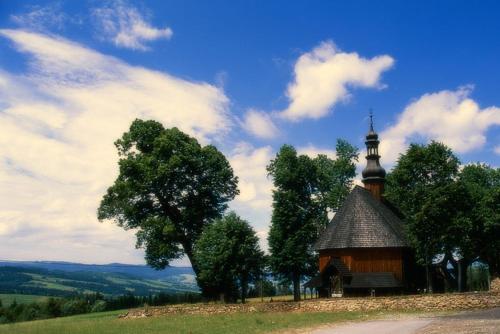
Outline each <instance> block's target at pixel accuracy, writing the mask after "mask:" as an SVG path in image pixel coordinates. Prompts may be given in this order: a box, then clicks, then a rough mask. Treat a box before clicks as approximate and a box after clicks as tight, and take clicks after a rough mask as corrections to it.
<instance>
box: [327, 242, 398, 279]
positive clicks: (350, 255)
mask: <svg viewBox="0 0 500 334" xmlns="http://www.w3.org/2000/svg"><path fill="white" fill-rule="evenodd" d="M332 257H339V258H340V259H341V260H342V262H344V264H345V265H346V266H347V267H348V268H349V270H350V271H351V272H354V273H356V272H358V273H359V272H392V273H394V276H395V277H396V278H397V279H398V280H400V281H401V282H403V278H404V277H403V250H402V249H401V248H345V249H327V250H323V251H320V253H319V270H320V271H323V270H324V269H325V267H326V266H327V265H328V263H329V262H330V259H331V258H332Z"/></svg>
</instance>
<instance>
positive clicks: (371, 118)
mask: <svg viewBox="0 0 500 334" xmlns="http://www.w3.org/2000/svg"><path fill="white" fill-rule="evenodd" d="M369 132H370V133H371V132H373V133H375V131H374V130H373V109H372V108H370V131H369Z"/></svg>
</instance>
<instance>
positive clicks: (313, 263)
mask: <svg viewBox="0 0 500 334" xmlns="http://www.w3.org/2000/svg"><path fill="white" fill-rule="evenodd" d="M336 148H337V158H336V159H335V160H333V159H330V158H328V157H327V156H326V155H319V156H318V157H316V158H314V159H311V158H309V157H308V156H305V155H298V154H297V152H296V150H295V149H294V148H293V147H292V146H290V145H284V146H282V147H281V149H280V151H279V152H278V154H277V155H276V158H275V159H274V160H272V161H271V163H270V164H269V166H268V167H267V170H268V172H269V175H270V176H272V178H273V182H274V186H275V190H274V191H273V214H272V220H271V228H270V231H269V236H268V241H269V248H270V251H271V254H272V256H271V260H270V264H271V268H272V270H273V272H274V273H276V274H277V275H278V276H279V277H280V278H282V279H285V280H288V281H289V282H290V281H291V282H292V283H293V286H294V298H295V300H298V299H300V291H299V286H300V277H301V276H302V275H313V274H314V273H315V272H316V270H317V257H316V255H315V253H314V250H313V243H314V242H315V241H316V239H317V237H318V234H319V231H320V230H322V229H323V228H324V227H325V226H326V225H327V223H328V216H327V214H328V212H331V211H336V210H337V208H338V207H339V205H340V204H341V203H342V202H343V200H344V198H345V197H346V196H347V194H348V193H349V190H350V189H351V187H352V182H353V181H352V180H353V178H354V176H355V175H356V166H355V162H356V161H357V160H358V149H357V148H356V147H354V146H352V145H350V144H349V143H348V142H346V141H344V140H338V141H337V147H336Z"/></svg>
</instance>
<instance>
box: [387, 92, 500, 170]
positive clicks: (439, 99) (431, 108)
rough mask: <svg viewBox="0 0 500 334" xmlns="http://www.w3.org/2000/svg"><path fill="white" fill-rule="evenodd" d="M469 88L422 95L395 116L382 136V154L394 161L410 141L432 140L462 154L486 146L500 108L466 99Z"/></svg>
mask: <svg viewBox="0 0 500 334" xmlns="http://www.w3.org/2000/svg"><path fill="white" fill-rule="evenodd" d="M471 92H472V87H471V86H465V87H461V88H459V89H457V90H455V91H450V90H443V91H439V92H436V93H428V94H424V95H422V96H421V97H420V98H418V99H417V100H415V101H413V102H412V103H410V104H409V105H408V106H406V108H405V109H404V111H403V112H402V113H401V114H400V115H399V116H398V119H397V122H396V124H394V125H392V126H389V127H388V128H387V129H385V130H384V131H383V132H382V133H381V140H382V141H381V155H382V157H383V159H384V161H387V162H394V161H395V160H396V159H397V157H398V155H399V154H400V153H403V152H404V150H405V149H406V147H407V146H408V144H409V143H410V141H411V140H413V139H415V138H417V139H423V140H424V141H428V140H431V139H435V140H438V141H441V142H443V143H444V144H446V145H448V146H449V147H451V148H452V149H453V150H454V151H455V152H458V153H465V152H470V151H472V150H475V149H480V148H481V147H483V146H484V144H485V143H486V131H487V130H488V129H489V128H490V127H492V126H495V125H500V108H499V107H496V106H490V107H487V108H481V107H480V106H479V104H478V103H477V102H476V101H474V100H473V99H471V98H470V97H469V96H470V94H471Z"/></svg>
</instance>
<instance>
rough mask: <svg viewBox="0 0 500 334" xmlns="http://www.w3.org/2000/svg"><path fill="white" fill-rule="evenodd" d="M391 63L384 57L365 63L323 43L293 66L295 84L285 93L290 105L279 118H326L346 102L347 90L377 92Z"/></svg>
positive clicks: (364, 59)
mask: <svg viewBox="0 0 500 334" xmlns="http://www.w3.org/2000/svg"><path fill="white" fill-rule="evenodd" d="M393 63H394V60H393V59H392V58H391V57H390V56H387V55H382V56H376V57H373V58H372V59H366V58H362V57H360V56H359V55H358V54H357V53H354V52H353V53H346V52H342V51H341V50H339V49H338V48H337V47H336V46H335V45H334V44H333V42H331V41H327V42H323V43H321V44H320V45H319V46H317V47H316V48H314V49H313V50H312V51H311V52H307V53H305V54H303V55H302V56H300V57H299V59H298V60H297V62H296V63H295V68H294V72H295V80H294V82H292V83H291V84H289V86H288V89H287V96H288V99H289V101H290V104H289V106H288V107H287V108H286V109H285V110H284V111H282V112H281V116H282V117H283V118H286V119H288V120H291V121H299V120H301V119H304V118H314V119H317V118H320V117H323V116H326V115H327V114H328V113H329V111H330V110H331V109H332V108H333V107H334V106H335V105H336V104H337V103H338V102H341V101H345V100H346V99H348V98H349V96H350V92H349V88H356V87H369V88H381V87H382V85H381V84H380V76H381V74H382V72H384V71H386V70H388V69H389V68H391V67H392V65H393Z"/></svg>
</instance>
